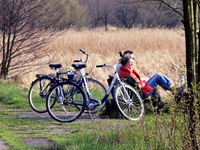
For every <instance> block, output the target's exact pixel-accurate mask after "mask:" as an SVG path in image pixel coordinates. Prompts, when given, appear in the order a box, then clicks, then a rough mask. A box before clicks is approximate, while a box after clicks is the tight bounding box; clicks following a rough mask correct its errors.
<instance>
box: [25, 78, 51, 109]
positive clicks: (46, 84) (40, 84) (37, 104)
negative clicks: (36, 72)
mask: <svg viewBox="0 0 200 150" xmlns="http://www.w3.org/2000/svg"><path fill="white" fill-rule="evenodd" d="M52 84H53V83H52V78H51V77H48V76H42V77H39V78H37V79H36V80H35V81H33V82H32V84H31V87H30V89H29V92H28V101H29V104H30V107H31V108H32V109H33V110H34V111H35V112H37V113H45V112H47V108H46V98H47V95H48V92H49V89H50V87H51V86H52Z"/></svg>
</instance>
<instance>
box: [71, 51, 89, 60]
mask: <svg viewBox="0 0 200 150" xmlns="http://www.w3.org/2000/svg"><path fill="white" fill-rule="evenodd" d="M79 51H81V52H82V53H83V54H85V55H86V58H85V60H82V59H80V60H74V62H82V63H86V62H87V61H88V56H89V55H88V54H87V52H86V51H85V50H83V49H79Z"/></svg>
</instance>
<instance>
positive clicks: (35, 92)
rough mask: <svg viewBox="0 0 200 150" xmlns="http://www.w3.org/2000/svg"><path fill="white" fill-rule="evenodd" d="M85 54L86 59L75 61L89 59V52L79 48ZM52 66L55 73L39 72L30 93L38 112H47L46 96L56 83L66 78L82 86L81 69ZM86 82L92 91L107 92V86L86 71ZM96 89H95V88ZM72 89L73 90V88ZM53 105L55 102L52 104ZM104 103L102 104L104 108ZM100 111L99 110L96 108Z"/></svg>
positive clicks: (84, 62)
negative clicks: (90, 76)
mask: <svg viewBox="0 0 200 150" xmlns="http://www.w3.org/2000/svg"><path fill="white" fill-rule="evenodd" d="M79 50H80V51H81V52H82V53H83V54H85V56H86V58H85V60H81V59H80V60H74V62H80V63H82V64H86V62H87V61H88V56H89V55H88V54H87V53H86V52H85V51H84V50H82V49H79ZM49 67H50V68H52V69H54V70H56V73H55V74H48V75H46V74H37V75H36V79H35V80H34V81H33V82H32V84H31V87H30V89H29V93H28V101H29V104H30V106H31V108H32V109H33V110H34V111H36V112H38V113H45V112H47V108H46V98H47V95H48V94H49V90H50V89H51V87H53V86H54V85H55V84H56V83H59V82H63V81H65V80H70V81H71V82H73V83H76V84H78V85H79V86H80V87H82V82H81V79H82V78H81V76H80V69H78V68H76V69H75V70H71V69H64V68H62V65H61V64H50V65H49ZM85 76H86V77H87V78H86V82H87V83H88V89H90V91H91V93H92V94H93V92H96V90H98V92H99V93H100V95H104V94H105V92H106V89H105V87H104V86H103V85H102V84H101V83H100V82H98V81H97V80H95V79H92V78H88V76H89V73H85ZM94 89H95V90H94ZM71 91H72V90H71ZM52 105H53V104H52ZM103 107H104V105H102V107H101V108H99V109H102V108H103ZM95 111H98V110H94V112H95Z"/></svg>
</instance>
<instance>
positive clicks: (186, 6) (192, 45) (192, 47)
mask: <svg viewBox="0 0 200 150" xmlns="http://www.w3.org/2000/svg"><path fill="white" fill-rule="evenodd" d="M183 10H184V26H185V40H186V68H187V83H188V90H189V92H190V95H191V96H188V97H187V98H186V101H187V103H188V119H189V123H188V130H189V132H190V139H191V144H192V149H193V150H197V149H198V146H197V139H196V132H195V128H196V118H195V112H194V111H195V106H194V101H195V97H196V95H195V91H196V90H195V88H196V83H197V79H196V77H197V76H196V75H197V67H198V64H197V56H196V55H197V52H198V49H199V46H198V35H197V33H198V20H197V19H198V5H197V4H196V3H195V2H194V1H193V0H184V1H183Z"/></svg>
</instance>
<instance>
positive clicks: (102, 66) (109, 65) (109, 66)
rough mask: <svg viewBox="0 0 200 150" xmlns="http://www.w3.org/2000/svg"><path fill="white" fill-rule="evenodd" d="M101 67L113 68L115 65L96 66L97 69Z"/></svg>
mask: <svg viewBox="0 0 200 150" xmlns="http://www.w3.org/2000/svg"><path fill="white" fill-rule="evenodd" d="M100 67H113V65H110V64H103V65H96V68H100Z"/></svg>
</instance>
